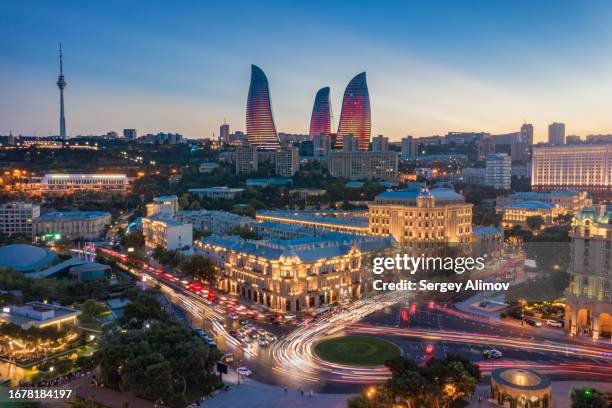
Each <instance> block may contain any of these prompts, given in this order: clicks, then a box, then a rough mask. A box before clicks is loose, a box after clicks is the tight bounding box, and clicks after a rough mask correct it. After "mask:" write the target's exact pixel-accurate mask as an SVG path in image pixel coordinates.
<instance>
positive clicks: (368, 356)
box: [314, 336, 401, 366]
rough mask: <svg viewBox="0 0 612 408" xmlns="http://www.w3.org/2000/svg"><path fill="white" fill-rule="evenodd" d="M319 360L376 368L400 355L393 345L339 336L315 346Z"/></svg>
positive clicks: (373, 339)
mask: <svg viewBox="0 0 612 408" xmlns="http://www.w3.org/2000/svg"><path fill="white" fill-rule="evenodd" d="M314 351H315V354H316V355H317V356H319V357H320V358H321V359H323V360H326V361H329V362H333V363H338V364H347V365H356V366H378V365H383V364H384V363H385V361H387V360H390V359H392V358H395V357H397V356H399V355H400V354H401V352H400V349H399V348H398V347H397V346H396V345H395V344H393V343H390V342H388V341H385V340H381V339H377V338H375V337H368V336H341V337H334V338H331V339H328V340H323V341H321V342H319V343H317V344H316V345H315V349H314Z"/></svg>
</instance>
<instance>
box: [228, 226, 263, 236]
mask: <svg viewBox="0 0 612 408" xmlns="http://www.w3.org/2000/svg"><path fill="white" fill-rule="evenodd" d="M229 234H230V235H240V238H242V239H259V235H257V233H256V232H255V231H253V230H252V229H251V228H249V227H248V226H244V227H243V226H240V225H236V226H235V227H234V228H232V229H231V230H230V231H229Z"/></svg>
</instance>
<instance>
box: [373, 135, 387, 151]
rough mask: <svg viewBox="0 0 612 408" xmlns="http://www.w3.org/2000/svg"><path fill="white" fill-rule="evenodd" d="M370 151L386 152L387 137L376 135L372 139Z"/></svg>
mask: <svg viewBox="0 0 612 408" xmlns="http://www.w3.org/2000/svg"><path fill="white" fill-rule="evenodd" d="M372 151H373V152H388V151H389V138H388V137H384V136H383V135H378V136H376V137H375V138H373V139H372Z"/></svg>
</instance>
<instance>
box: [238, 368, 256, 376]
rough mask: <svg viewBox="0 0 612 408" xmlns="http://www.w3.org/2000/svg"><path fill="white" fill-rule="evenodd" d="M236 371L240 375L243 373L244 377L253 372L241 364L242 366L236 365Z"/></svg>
mask: <svg viewBox="0 0 612 408" xmlns="http://www.w3.org/2000/svg"><path fill="white" fill-rule="evenodd" d="M236 372H237V373H238V374H240V375H243V376H245V377H249V376H250V375H252V374H253V372H252V371H251V370H249V369H248V368H246V367H244V366H242V367H238V368H237V369H236Z"/></svg>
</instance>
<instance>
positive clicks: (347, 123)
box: [336, 72, 372, 150]
mask: <svg viewBox="0 0 612 408" xmlns="http://www.w3.org/2000/svg"><path fill="white" fill-rule="evenodd" d="M371 126H372V124H371V113H370V95H369V93H368V84H367V83H366V73H365V72H362V73H361V74H358V75H357V76H355V77H354V78H353V79H351V81H350V82H349V84H348V85H347V87H346V90H345V91H344V98H343V99H342V112H341V113H340V123H339V125H338V135H337V136H336V147H338V148H340V147H342V144H343V140H344V138H345V137H346V136H348V135H353V136H354V137H355V138H357V140H358V142H359V150H368V145H369V143H370V132H371Z"/></svg>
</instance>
